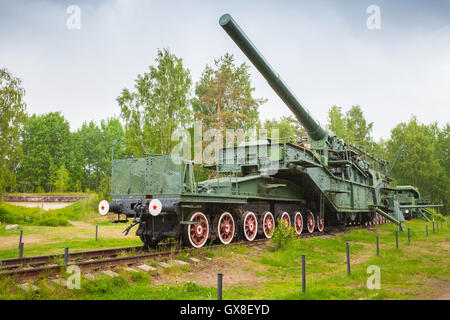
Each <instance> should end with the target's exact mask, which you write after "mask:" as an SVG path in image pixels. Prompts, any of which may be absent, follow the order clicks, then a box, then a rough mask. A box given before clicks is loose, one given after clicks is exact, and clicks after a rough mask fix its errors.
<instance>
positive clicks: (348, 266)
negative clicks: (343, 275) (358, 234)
mask: <svg viewBox="0 0 450 320" xmlns="http://www.w3.org/2000/svg"><path fill="white" fill-rule="evenodd" d="M346 244H347V273H348V275H350V244H349V243H348V242H347V243H346Z"/></svg>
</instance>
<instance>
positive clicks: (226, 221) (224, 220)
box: [217, 212, 235, 244]
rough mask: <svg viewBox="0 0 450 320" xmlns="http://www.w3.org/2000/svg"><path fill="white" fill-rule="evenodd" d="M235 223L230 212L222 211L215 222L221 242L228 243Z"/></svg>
mask: <svg viewBox="0 0 450 320" xmlns="http://www.w3.org/2000/svg"><path fill="white" fill-rule="evenodd" d="M234 231H235V224H234V219H233V216H232V215H231V213H229V212H224V213H222V214H221V216H220V218H219V222H218V224H217V235H218V236H219V240H220V242H222V243H223V244H229V243H230V242H231V241H232V240H233V237H234Z"/></svg>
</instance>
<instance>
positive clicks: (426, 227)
mask: <svg viewBox="0 0 450 320" xmlns="http://www.w3.org/2000/svg"><path fill="white" fill-rule="evenodd" d="M425 230H426V231H427V237H428V225H425Z"/></svg>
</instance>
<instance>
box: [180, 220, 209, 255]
mask: <svg viewBox="0 0 450 320" xmlns="http://www.w3.org/2000/svg"><path fill="white" fill-rule="evenodd" d="M189 221H193V222H194V221H195V222H197V223H194V224H189V225H188V227H187V228H186V230H187V238H188V239H189V242H190V244H191V245H192V246H193V247H194V248H201V247H203V246H204V245H205V243H206V241H207V240H208V237H209V222H208V218H207V217H206V215H205V214H204V213H202V212H195V213H193V214H192V215H191V217H190V219H189Z"/></svg>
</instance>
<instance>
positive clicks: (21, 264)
mask: <svg viewBox="0 0 450 320" xmlns="http://www.w3.org/2000/svg"><path fill="white" fill-rule="evenodd" d="M363 228H364V229H366V227H364V226H352V227H346V228H345V230H351V229H363ZM335 231H336V230H334V231H333V230H326V231H324V232H313V233H304V234H301V235H300V238H311V237H321V236H329V235H333V234H334V233H336V232H335ZM337 231H338V232H342V230H337ZM269 241H270V239H256V240H253V241H241V242H234V243H231V244H228V245H226V246H227V247H229V246H239V245H244V246H247V247H254V246H259V245H264V244H267V243H268V242H269ZM218 247H224V245H221V244H217V245H212V246H209V247H208V248H218ZM195 250H201V249H193V248H180V249H175V248H173V249H171V250H166V251H150V252H149V251H143V250H142V247H140V246H139V247H125V248H114V249H101V250H92V251H83V252H73V253H69V257H68V258H69V259H68V263H67V265H65V264H64V263H62V261H63V259H64V255H63V254H57V255H43V256H33V257H23V258H13V259H4V260H0V278H2V277H15V279H16V280H17V281H22V280H29V279H35V278H39V277H42V276H47V277H52V276H58V275H59V274H60V273H61V270H62V269H63V268H64V267H66V266H68V265H76V266H78V267H79V268H80V270H81V271H82V272H84V273H88V272H96V271H99V270H105V269H111V268H115V267H118V266H121V267H132V266H135V265H138V264H142V263H143V262H145V261H148V260H164V259H170V258H175V257H176V256H177V255H178V254H180V253H182V252H185V253H189V252H193V251H195Z"/></svg>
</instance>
